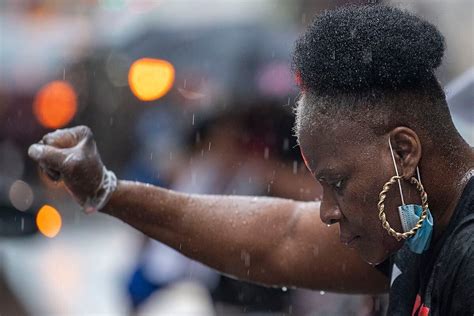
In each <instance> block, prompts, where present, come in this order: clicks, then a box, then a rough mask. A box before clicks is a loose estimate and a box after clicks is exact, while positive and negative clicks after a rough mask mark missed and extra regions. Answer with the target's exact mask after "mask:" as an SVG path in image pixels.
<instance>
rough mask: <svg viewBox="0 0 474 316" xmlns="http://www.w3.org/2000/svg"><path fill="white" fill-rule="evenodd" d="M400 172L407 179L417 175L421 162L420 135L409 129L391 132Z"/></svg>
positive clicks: (400, 128) (391, 140) (404, 128)
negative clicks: (417, 168)
mask: <svg viewBox="0 0 474 316" xmlns="http://www.w3.org/2000/svg"><path fill="white" fill-rule="evenodd" d="M390 142H391V144H392V148H393V154H394V156H395V161H396V162H397V165H398V168H399V169H398V172H399V173H400V175H401V176H402V177H403V178H405V179H410V178H411V177H412V176H414V175H415V174H416V167H417V166H418V164H419V162H420V160H421V142H420V139H419V138H418V135H417V134H416V133H415V132H414V131H413V130H412V129H410V128H408V127H397V128H394V129H393V130H392V131H391V132H390Z"/></svg>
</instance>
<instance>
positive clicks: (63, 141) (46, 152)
mask: <svg viewBox="0 0 474 316" xmlns="http://www.w3.org/2000/svg"><path fill="white" fill-rule="evenodd" d="M28 155H29V156H30V157H31V158H32V159H33V160H35V161H36V162H38V164H39V166H40V168H41V169H42V170H43V171H44V172H46V174H47V175H48V176H49V177H50V178H51V179H52V180H54V181H58V180H62V181H63V182H64V184H65V185H66V188H67V189H68V190H69V192H70V193H71V195H72V196H73V197H74V198H75V199H76V201H77V202H78V203H79V204H80V205H82V206H84V207H85V208H86V211H88V208H91V207H92V208H97V206H98V204H102V206H103V204H104V202H105V201H102V200H105V198H106V196H104V194H106V193H107V192H105V191H107V189H110V188H107V187H104V185H105V184H108V183H104V182H110V180H111V179H110V174H111V175H112V176H113V178H114V180H115V185H116V178H115V175H113V173H111V172H110V174H108V173H109V171H107V170H106V169H105V168H104V165H103V163H102V160H101V159H100V155H99V153H98V151H97V147H96V144H95V141H94V138H93V135H92V132H91V130H90V129H89V128H88V127H87V126H76V127H73V128H67V129H60V130H56V131H55V132H52V133H49V134H46V135H45V136H44V137H43V139H42V140H41V141H40V142H39V143H37V144H33V145H31V146H30V148H29V150H28ZM109 184H110V183H109ZM113 189H115V187H114V188H113ZM102 191H104V192H102ZM109 191H110V190H109ZM110 193H111V192H108V194H109V195H110ZM91 210H93V209H91Z"/></svg>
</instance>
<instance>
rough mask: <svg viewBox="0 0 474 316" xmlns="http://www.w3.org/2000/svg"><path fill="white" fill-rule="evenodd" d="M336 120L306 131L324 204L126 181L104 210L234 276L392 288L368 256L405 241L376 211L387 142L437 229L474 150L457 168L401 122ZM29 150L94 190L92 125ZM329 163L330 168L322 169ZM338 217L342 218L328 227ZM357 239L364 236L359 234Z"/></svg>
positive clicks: (393, 200) (306, 148)
mask: <svg viewBox="0 0 474 316" xmlns="http://www.w3.org/2000/svg"><path fill="white" fill-rule="evenodd" d="M338 126H339V127H338V128H336V129H331V128H328V126H320V127H318V129H319V131H318V132H317V133H316V130H314V131H313V134H311V133H310V131H309V130H302V131H301V136H300V142H301V148H302V152H303V154H304V156H305V158H306V161H307V165H308V167H309V169H310V170H311V172H312V173H313V174H314V175H315V176H316V178H317V179H318V180H319V181H320V182H321V185H322V186H323V189H324V194H323V200H322V203H321V204H319V203H317V202H298V201H293V200H288V199H279V198H254V197H237V196H212V195H189V194H183V193H179V192H175V191H169V190H165V189H163V188H159V187H155V186H151V185H145V184H141V183H136V182H128V181H119V185H118V188H117V190H116V191H115V192H114V194H113V195H112V197H111V199H110V201H109V203H108V204H107V205H106V206H105V208H104V209H102V212H104V213H107V214H110V215H112V216H115V217H117V218H119V219H121V220H123V221H124V222H126V223H128V224H130V225H132V226H134V227H135V228H137V229H138V230H140V231H142V232H143V233H145V234H146V235H148V236H150V237H152V238H154V239H156V240H159V241H161V242H163V243H165V244H167V245H169V246H171V247H173V248H175V249H177V250H178V251H180V252H182V253H183V254H185V255H186V256H188V257H190V258H193V259H195V260H198V261H201V262H203V263H204V264H207V265H209V266H211V267H213V268H215V269H217V270H220V271H222V272H223V273H225V274H229V275H232V276H235V277H237V278H241V279H245V280H250V281H253V282H257V283H262V284H267V285H275V286H297V287H305V288H311V289H318V290H327V291H336V292H345V293H381V292H385V291H387V289H388V285H389V280H388V279H387V278H386V277H385V276H383V275H382V274H381V273H380V272H379V271H378V270H377V269H375V268H374V267H373V266H372V265H370V264H368V263H367V262H370V263H372V264H374V263H378V262H381V261H383V260H384V259H385V258H387V257H388V255H389V254H391V253H393V252H394V251H396V250H397V249H399V248H400V247H401V245H402V243H401V242H397V241H396V240H395V239H393V238H392V237H390V236H388V234H387V233H386V232H385V231H384V230H383V228H382V226H381V224H380V221H379V220H378V218H377V207H376V204H377V200H378V193H379V191H380V190H381V187H382V185H383V184H384V183H385V182H386V181H388V179H389V178H390V177H391V176H392V175H394V169H393V164H392V162H391V156H390V151H389V148H388V139H389V138H390V139H391V141H392V145H393V147H394V150H395V152H396V159H397V163H398V164H399V168H400V169H399V170H401V173H402V174H403V175H404V177H406V178H408V177H410V176H412V175H413V174H414V172H415V168H416V166H417V165H420V168H421V169H422V177H423V179H422V180H423V183H424V185H425V187H426V190H427V192H429V201H430V209H431V210H432V213H433V216H434V217H435V222H436V221H437V220H438V223H437V224H436V225H437V226H436V227H437V228H436V230H437V231H436V232H435V233H436V234H439V233H440V232H441V231H442V230H443V229H444V227H445V226H446V224H447V223H448V222H449V219H450V217H451V214H452V210H451V208H450V207H449V206H448V204H449V203H447V202H445V201H450V203H451V204H449V205H453V207H452V209H454V206H455V204H456V203H455V202H456V201H457V200H458V199H459V195H460V193H461V191H462V188H463V185H464V184H465V183H464V184H463V180H462V175H464V174H465V173H466V172H467V170H469V168H470V167H473V166H474V163H473V161H474V159H473V156H474V155H473V153H472V150H471V149H470V148H469V146H467V145H464V151H463V152H462V154H465V155H464V156H462V155H460V157H464V158H463V159H462V160H459V161H457V160H456V161H457V162H458V163H457V164H455V165H456V166H457V167H456V168H454V169H449V168H447V167H446V166H447V163H446V162H445V161H444V162H443V160H442V159H441V158H438V157H434V156H433V155H432V154H433V151H434V146H433V145H432V144H430V143H429V142H428V141H426V142H424V141H423V140H421V141H420V138H419V136H418V135H417V133H416V132H415V131H413V130H411V129H409V128H406V127H397V128H395V129H393V130H391V131H390V132H389V133H387V134H386V135H381V136H375V135H373V134H372V132H370V131H369V130H368V129H367V128H366V127H365V126H363V125H362V124H357V123H353V122H344V124H339V125H338ZM422 143H423V153H422V150H421V148H422V147H421V144H422ZM29 154H30V156H31V157H32V158H33V159H34V160H36V161H37V162H39V164H40V165H41V166H42V167H43V169H45V170H47V172H48V174H60V175H61V178H62V180H63V181H64V183H65V185H66V187H67V188H68V190H69V191H70V192H71V193H72V195H73V196H74V197H75V198H76V200H77V201H78V202H79V203H81V204H82V203H84V201H85V200H86V198H87V196H90V195H92V194H94V193H95V191H96V188H97V187H98V185H99V184H98V182H97V180H96V179H97V178H98V177H97V172H99V171H98V170H101V167H102V163H101V161H100V157H99V155H98V153H97V150H96V147H95V142H93V137H92V133H91V132H90V130H89V129H88V128H86V127H77V128H73V129H67V130H60V131H56V132H54V133H52V134H48V135H46V136H45V137H44V138H43V144H40V145H34V146H32V148H30V152H29ZM430 154H431V155H430ZM422 157H426V158H425V159H422ZM456 159H457V158H456ZM459 159H461V158H459ZM323 169H330V171H331V173H328V172H326V174H321V171H322V170H323ZM448 169H449V170H448ZM434 170H446V172H443V173H444V174H443V179H444V182H443V183H445V185H440V182H439V172H435V171H434ZM339 180H344V181H343V182H341V183H338V182H339ZM85 188H88V189H85ZM396 189H397V188H396V187H395V188H393V190H391V192H390V194H389V195H388V198H387V203H386V209H387V216H388V219H389V222H390V223H391V225H392V226H393V227H394V228H395V229H396V230H398V231H400V230H401V228H400V221H399V219H398V217H397V216H396V206H397V205H399V201H398V200H399V197H398V192H397V191H396ZM87 190H89V192H88V191H87ZM404 192H405V195H406V200H407V201H408V202H410V201H411V200H412V199H414V200H413V201H416V196H417V194H416V193H415V191H413V190H412V188H410V187H409V186H405V191H404ZM407 197H408V198H407ZM414 197H415V198H414ZM453 201H454V202H453ZM335 223H338V224H339V225H331V226H330V227H328V225H327V224H335ZM338 226H339V227H340V230H341V232H340V235H341V236H339V229H338ZM356 236H360V237H359V238H358V239H355V240H352V237H356ZM435 238H436V235H435ZM340 239H342V242H343V243H348V242H349V246H351V247H353V248H355V250H356V251H354V250H353V249H350V248H349V247H346V246H345V245H343V243H341V242H340ZM358 253H359V254H360V255H359V254H358ZM361 257H362V258H363V259H364V260H363V259H362V258H361ZM248 258H250V261H249V260H248Z"/></svg>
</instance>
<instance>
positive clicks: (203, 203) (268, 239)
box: [103, 181, 302, 284]
mask: <svg viewBox="0 0 474 316" xmlns="http://www.w3.org/2000/svg"><path fill="white" fill-rule="evenodd" d="M299 204H302V203H301V202H295V201H292V200H286V199H278V198H260V197H259V198H254V197H240V196H220V195H219V196H217V195H189V194H184V193H179V192H176V191H170V190H166V189H162V188H158V187H154V186H151V185H146V184H140V183H136V182H128V181H120V182H119V186H118V189H117V191H116V192H115V193H114V194H113V196H112V198H111V200H110V201H109V203H108V204H107V205H106V207H105V208H104V209H103V212H105V213H108V214H110V215H113V216H115V217H117V218H119V219H121V220H123V221H124V222H126V223H128V224H130V225H132V226H134V227H135V228H137V229H138V230H140V231H142V232H143V233H145V234H146V235H148V236H150V237H151V238H153V239H156V240H159V241H161V242H163V243H165V244H167V245H169V246H171V247H173V248H175V249H177V250H179V251H180V252H182V253H183V254H185V255H186V256H188V257H190V258H193V259H195V260H198V261H201V262H203V263H204V264H206V265H209V266H211V267H213V268H215V269H217V270H220V271H222V272H224V273H227V274H230V275H233V276H236V277H239V278H243V279H248V280H252V281H256V282H261V283H266V284H275V283H279V281H280V280H281V278H280V277H279V276H278V274H275V273H274V271H272V267H271V264H270V262H271V261H272V260H269V258H267V257H268V256H269V255H271V253H272V252H273V251H274V250H275V249H276V247H278V246H279V245H281V244H282V243H283V240H284V239H285V238H287V233H288V232H289V231H290V227H291V225H292V218H293V217H294V211H295V209H296V208H297V207H298V205H299Z"/></svg>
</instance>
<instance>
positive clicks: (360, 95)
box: [292, 5, 455, 137]
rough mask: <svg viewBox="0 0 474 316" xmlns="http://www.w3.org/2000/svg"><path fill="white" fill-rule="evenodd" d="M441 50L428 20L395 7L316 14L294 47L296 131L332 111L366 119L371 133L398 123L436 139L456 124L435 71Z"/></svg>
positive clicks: (438, 36)
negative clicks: (299, 98) (298, 96)
mask: <svg viewBox="0 0 474 316" xmlns="http://www.w3.org/2000/svg"><path fill="white" fill-rule="evenodd" d="M444 49H445V44H444V39H443V36H442V35H441V33H440V32H439V31H438V30H437V29H436V28H435V27H434V26H433V25H432V24H430V23H428V22H426V21H424V20H422V19H421V18H419V17H417V16H415V15H413V14H411V13H408V12H406V11H402V10H400V9H397V8H393V7H388V6H384V5H372V6H348V7H342V8H339V9H336V10H332V11H326V12H324V13H322V14H321V15H319V16H317V17H316V18H315V20H314V21H313V23H312V24H311V25H310V26H309V28H308V29H307V30H306V32H305V33H304V34H303V35H302V36H301V37H300V38H299V39H298V41H297V42H296V45H295V49H294V53H293V65H292V66H293V71H294V72H295V75H296V78H297V83H298V85H299V86H300V89H301V90H302V91H303V95H304V96H305V98H304V100H302V102H298V103H297V107H296V125H295V131H296V134H297V136H298V135H299V131H300V129H301V128H302V126H311V125H314V124H317V123H319V122H321V121H322V120H323V121H325V122H327V121H330V120H331V119H332V120H334V119H336V118H340V116H339V115H337V114H338V113H340V114H344V115H345V116H350V117H351V119H356V120H361V121H365V122H367V125H369V126H370V127H372V128H373V130H374V131H375V132H376V133H377V134H380V133H384V132H386V131H389V130H390V129H391V128H394V127H396V126H400V125H403V126H408V127H410V128H412V129H414V130H415V131H417V132H418V130H419V129H422V130H424V131H425V132H426V134H427V135H431V136H434V137H440V136H442V135H444V134H446V129H448V130H449V129H451V130H452V129H454V126H453V125H452V121H451V117H450V114H449V110H448V107H447V104H446V101H445V95H444V92H443V90H442V88H441V86H440V84H439V82H438V80H437V79H436V77H435V74H434V71H435V69H436V68H437V67H438V66H439V65H440V64H441V61H442V57H443V53H444ZM440 129H443V131H440ZM454 131H455V129H454Z"/></svg>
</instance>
